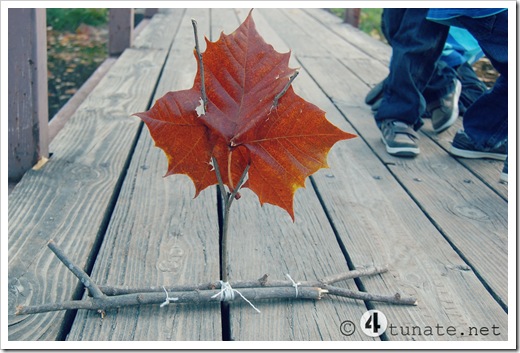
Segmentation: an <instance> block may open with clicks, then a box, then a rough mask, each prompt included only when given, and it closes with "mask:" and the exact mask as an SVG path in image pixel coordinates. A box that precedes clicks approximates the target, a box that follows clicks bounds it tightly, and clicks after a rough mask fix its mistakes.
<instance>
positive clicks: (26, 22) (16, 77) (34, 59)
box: [8, 9, 49, 181]
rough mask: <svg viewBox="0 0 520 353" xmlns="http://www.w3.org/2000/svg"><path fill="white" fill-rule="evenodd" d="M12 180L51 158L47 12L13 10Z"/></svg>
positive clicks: (10, 165) (10, 27)
mask: <svg viewBox="0 0 520 353" xmlns="http://www.w3.org/2000/svg"><path fill="white" fill-rule="evenodd" d="M8 11H9V14H8V15H9V16H8V19H9V21H8V22H9V23H8V28H9V31H8V32H9V33H8V35H9V55H8V69H9V80H8V81H9V82H8V85H9V89H8V118H9V138H8V140H9V149H8V177H9V180H11V181H18V180H20V179H21V178H22V176H23V175H24V173H25V172H26V171H27V170H29V169H30V168H32V167H33V166H34V165H35V164H36V163H37V162H38V160H39V159H40V158H47V157H48V156H49V139H48V123H49V118H48V114H49V113H48V103H47V32H46V24H45V19H46V16H45V9H9V10H8Z"/></svg>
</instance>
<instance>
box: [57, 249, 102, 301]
mask: <svg viewBox="0 0 520 353" xmlns="http://www.w3.org/2000/svg"><path fill="white" fill-rule="evenodd" d="M47 246H48V247H49V249H51V250H52V252H53V253H54V254H55V255H56V256H57V257H58V259H60V261H61V262H62V263H63V264H65V266H67V268H68V269H69V270H70V271H71V272H72V273H73V274H74V275H75V276H76V277H77V278H78V279H79V280H80V281H81V283H83V285H84V286H85V287H86V288H87V289H88V290H89V292H90V294H91V295H92V296H93V297H94V298H104V297H105V295H104V294H103V292H102V291H101V290H100V289H99V287H98V286H97V285H96V283H94V281H93V280H92V279H91V278H90V277H89V275H87V273H86V272H85V271H83V270H82V269H81V268H80V267H78V266H76V265H75V264H74V263H73V262H72V261H71V260H70V259H69V258H68V257H67V255H65V253H64V252H63V250H61V248H60V247H59V246H58V245H56V243H55V242H54V240H50V241H49V243H48V244H47Z"/></svg>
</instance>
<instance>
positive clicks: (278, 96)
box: [272, 71, 300, 108]
mask: <svg viewBox="0 0 520 353" xmlns="http://www.w3.org/2000/svg"><path fill="white" fill-rule="evenodd" d="M299 73H300V72H299V71H296V72H295V73H294V74H293V75H292V76H291V77H290V78H289V82H287V84H286V85H285V87H284V88H283V89H282V91H281V92H280V93H278V94H277V95H276V96H275V97H274V100H273V106H272V108H276V107H277V106H278V100H279V99H280V98H282V96H283V95H284V94H285V92H287V90H288V89H289V86H290V85H291V83H292V82H293V81H294V79H295V78H296V76H298V74H299Z"/></svg>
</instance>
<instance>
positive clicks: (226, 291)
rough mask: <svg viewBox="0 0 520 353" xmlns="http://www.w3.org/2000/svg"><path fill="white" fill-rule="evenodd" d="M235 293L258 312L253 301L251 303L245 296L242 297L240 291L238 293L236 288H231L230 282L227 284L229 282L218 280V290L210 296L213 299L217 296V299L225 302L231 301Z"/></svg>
mask: <svg viewBox="0 0 520 353" xmlns="http://www.w3.org/2000/svg"><path fill="white" fill-rule="evenodd" d="M235 293H237V294H238V295H240V296H241V297H242V299H244V300H245V301H246V302H247V303H248V304H249V305H250V306H251V307H252V308H253V309H255V310H256V312H257V313H259V314H260V310H258V309H257V308H256V307H255V306H254V305H253V303H251V302H250V301H249V300H247V298H246V297H244V296H243V295H242V293H240V292H239V291H238V290H236V289H233V288H231V284H229V282H224V281H220V292H218V293H217V294H215V295H213V296H211V298H213V299H215V298H217V297H219V300H220V301H221V302H227V301H232V300H234V299H235Z"/></svg>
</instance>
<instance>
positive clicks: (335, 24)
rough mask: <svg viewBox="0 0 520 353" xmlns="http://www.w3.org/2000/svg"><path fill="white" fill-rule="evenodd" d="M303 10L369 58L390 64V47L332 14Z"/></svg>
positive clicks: (320, 10) (315, 10)
mask: <svg viewBox="0 0 520 353" xmlns="http://www.w3.org/2000/svg"><path fill="white" fill-rule="evenodd" d="M303 10H304V11H305V12H306V13H307V14H309V15H310V16H311V17H313V18H314V19H316V20H317V21H318V22H320V23H321V24H322V25H323V26H324V27H325V28H327V29H329V30H330V31H332V32H333V33H334V34H336V35H337V36H339V37H341V38H346V39H347V41H348V43H350V44H351V45H353V46H355V47H356V48H358V49H359V50H361V51H362V52H364V53H366V54H367V56H368V57H371V58H374V59H376V60H377V61H379V62H381V63H382V64H383V65H384V66H386V67H388V65H389V64H390V56H391V55H392V48H390V47H389V46H388V45H386V44H384V43H383V42H380V41H378V40H374V38H372V37H370V36H369V35H368V34H366V33H363V32H362V31H361V30H359V29H357V28H354V27H352V26H348V25H346V24H344V23H343V22H342V21H341V19H340V18H339V17H337V16H335V15H334V14H331V13H330V12H327V11H323V10H322V9H303Z"/></svg>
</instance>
